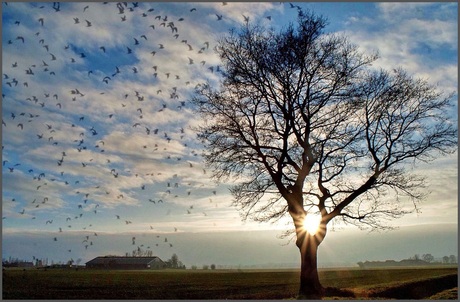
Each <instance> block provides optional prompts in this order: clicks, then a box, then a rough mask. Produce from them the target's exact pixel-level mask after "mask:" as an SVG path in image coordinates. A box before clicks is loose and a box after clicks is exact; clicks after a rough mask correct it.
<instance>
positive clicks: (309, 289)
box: [299, 232, 323, 300]
mask: <svg viewBox="0 0 460 302" xmlns="http://www.w3.org/2000/svg"><path fill="white" fill-rule="evenodd" d="M302 241H303V242H302V245H301V246H300V247H299V250H300V257H301V265H300V289H299V298H300V299H314V300H317V299H321V297H322V295H323V287H322V286H321V283H320V282H319V276H318V264H317V253H318V246H319V243H318V240H317V238H316V237H315V236H311V235H310V234H308V233H307V232H304V239H303V240H302Z"/></svg>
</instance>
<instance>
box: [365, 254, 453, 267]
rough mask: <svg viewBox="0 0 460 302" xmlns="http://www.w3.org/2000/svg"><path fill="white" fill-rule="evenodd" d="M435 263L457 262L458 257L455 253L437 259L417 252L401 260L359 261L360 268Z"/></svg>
mask: <svg viewBox="0 0 460 302" xmlns="http://www.w3.org/2000/svg"><path fill="white" fill-rule="evenodd" d="M434 264H457V257H456V256H455V255H450V256H443V257H442V258H440V259H435V257H434V256H433V255H431V254H423V255H422V256H420V255H419V254H415V255H414V256H412V257H410V258H409V259H403V260H401V261H395V260H386V261H365V262H361V261H360V262H358V265H359V267H360V268H367V267H381V266H423V265H434Z"/></svg>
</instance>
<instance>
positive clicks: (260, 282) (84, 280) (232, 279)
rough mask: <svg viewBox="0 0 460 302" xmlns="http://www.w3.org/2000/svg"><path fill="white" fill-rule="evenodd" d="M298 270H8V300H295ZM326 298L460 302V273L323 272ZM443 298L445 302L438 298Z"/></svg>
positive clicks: (5, 285)
mask: <svg viewBox="0 0 460 302" xmlns="http://www.w3.org/2000/svg"><path fill="white" fill-rule="evenodd" d="M298 278H299V272H298V271H296V270H242V271H237V270H214V271H211V270H208V271H201V270H196V271H193V270H176V271H174V270H162V271H105V270H87V269H80V270H78V271H76V270H72V269H48V270H46V271H45V270H37V269H27V270H25V271H24V270H21V269H7V270H5V271H4V272H3V299H66V300H67V299H113V300H115V299H116V300H119V299H130V300H133V299H142V300H146V299H277V300H281V299H295V297H296V293H297V290H298V286H299V280H298ZM320 279H321V282H322V284H323V286H324V287H326V288H327V291H326V299H375V298H376V297H380V298H386V299H388V298H398V299H422V298H424V299H426V298H429V297H431V296H433V295H437V297H438V298H437V299H457V289H456V286H457V268H417V269H414V268H410V269H409V268H408V269H375V270H359V269H334V270H332V269H329V270H322V271H320ZM439 297H441V298H439Z"/></svg>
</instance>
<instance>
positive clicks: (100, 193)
mask: <svg viewBox="0 0 460 302" xmlns="http://www.w3.org/2000/svg"><path fill="white" fill-rule="evenodd" d="M3 5H4V7H3V14H4V15H5V14H8V10H9V9H10V8H11V7H12V6H14V5H15V3H3ZM29 5H30V6H31V7H32V6H33V8H34V9H35V10H37V16H39V17H38V18H36V19H35V20H33V19H32V20H30V19H29V20H10V19H9V18H6V19H5V18H4V23H5V22H10V23H12V25H13V26H16V28H17V34H12V35H11V36H5V35H4V37H3V40H4V45H3V47H4V49H6V50H10V52H9V53H11V51H13V52H14V49H25V48H26V49H29V50H33V52H34V54H35V56H34V57H33V58H28V60H24V62H21V61H14V62H12V63H11V64H10V65H9V66H4V67H3V81H2V100H3V116H2V127H3V133H4V135H6V137H4V139H3V145H2V153H3V158H4V160H3V163H2V164H3V167H4V169H3V176H4V177H6V178H8V177H12V176H13V175H14V174H15V173H18V171H19V172H21V174H23V175H24V177H28V178H29V179H30V180H31V181H32V182H33V188H32V189H30V191H34V194H35V198H33V199H32V200H28V201H24V200H23V199H24V195H22V197H21V194H13V193H12V192H11V190H10V191H8V189H9V188H8V187H6V188H5V187H4V193H3V203H4V205H5V203H6V202H10V203H12V205H13V206H11V208H14V206H17V205H19V206H21V209H20V210H19V211H17V209H16V213H15V215H13V214H11V215H10V216H8V215H5V211H4V216H3V219H4V220H5V219H14V218H18V217H19V218H25V217H28V218H30V219H33V220H35V221H36V222H37V224H38V225H44V226H45V227H46V228H49V230H52V232H53V235H52V237H51V239H50V240H51V241H54V242H59V241H60V240H61V238H62V237H61V236H65V233H66V232H69V231H71V230H74V229H75V228H76V226H77V225H78V227H81V229H83V230H85V231H87V234H88V235H84V237H83V238H81V239H82V240H81V244H82V246H83V247H84V250H90V249H91V248H92V247H93V246H94V245H95V244H96V243H97V239H98V234H97V232H95V231H94V230H93V229H94V228H95V226H96V227H97V224H98V220H99V218H97V217H98V216H97V215H101V214H103V213H104V211H105V209H109V208H111V207H113V206H116V205H117V204H123V202H124V203H125V204H129V203H130V202H132V200H137V201H141V202H145V205H142V206H143V207H147V206H148V205H151V206H154V207H157V208H161V209H162V210H163V211H167V212H166V215H170V214H171V209H168V208H167V207H166V205H167V204H168V203H172V202H174V200H175V199H178V198H189V200H190V201H192V200H193V198H194V197H196V196H197V195H196V194H195V191H194V190H196V189H197V187H198V185H199V184H200V183H201V184H202V183H203V182H204V180H207V182H209V183H211V182H210V181H209V178H208V177H209V174H210V173H207V171H206V169H205V168H204V167H203V164H202V163H201V159H200V149H199V147H197V146H198V145H199V140H197V138H196V137H194V136H193V135H194V134H193V132H192V131H191V130H190V129H188V128H185V129H184V126H187V125H186V124H182V125H181V124H180V123H172V124H173V125H177V126H171V125H169V124H168V125H166V126H165V125H164V124H163V126H162V124H161V123H158V125H157V126H154V127H153V126H152V125H155V123H154V122H155V121H152V119H155V118H156V117H158V116H161V114H165V115H166V114H168V116H169V118H171V117H173V116H175V114H178V113H179V112H180V113H184V114H186V112H185V111H187V110H188V116H189V117H190V116H192V117H193V114H191V113H190V112H192V111H191V108H190V104H189V102H188V100H187V97H188V96H189V93H190V92H191V91H193V88H194V87H196V85H200V84H199V83H200V81H202V82H203V78H201V79H200V78H199V77H197V78H194V75H190V74H191V73H190V72H188V73H187V72H185V73H184V74H179V73H178V72H177V71H175V70H168V66H169V65H168V64H166V62H165V61H164V58H165V57H164V55H166V54H167V53H168V48H177V47H182V49H183V52H185V53H186V55H185V56H184V58H186V59H183V63H182V65H183V68H184V69H186V68H192V67H193V68H197V67H198V69H194V70H199V71H200V72H201V74H203V75H204V76H205V77H206V76H215V77H217V75H216V74H217V73H218V72H219V70H220V69H219V66H218V65H209V64H208V63H207V61H208V59H209V57H210V56H212V55H213V53H212V45H211V43H210V41H207V40H199V41H198V40H197V41H195V40H191V39H190V37H184V36H183V34H182V31H183V30H184V28H186V27H187V19H188V18H193V16H194V14H196V13H197V11H198V10H199V9H197V8H196V7H191V8H190V9H188V10H187V11H185V13H184V15H183V16H180V17H177V16H175V17H171V16H168V15H165V14H161V13H158V12H157V11H159V10H160V9H157V8H156V7H158V6H159V4H156V3H142V4H140V3H136V2H132V3H131V2H130V3H128V2H120V3H115V2H104V3H81V5H82V6H83V8H82V10H81V11H72V12H73V13H74V17H72V19H71V20H70V22H69V28H68V29H69V30H71V31H72V30H74V29H75V33H76V34H75V37H74V38H75V39H76V40H78V39H84V38H85V37H84V34H82V35H83V36H82V37H79V36H78V33H80V31H77V28H79V29H81V28H85V30H87V31H96V32H97V31H99V30H102V29H100V28H98V24H99V21H100V20H94V19H92V18H90V17H89V16H91V15H90V14H88V13H89V12H90V11H91V9H92V7H93V6H96V5H98V6H100V5H102V6H104V10H105V11H106V12H107V14H115V15H117V16H118V21H117V22H119V23H121V24H122V25H123V24H126V26H134V25H132V24H134V23H136V22H135V21H134V20H135V19H136V18H138V19H141V20H142V21H143V20H148V24H149V26H148V27H146V28H144V29H142V30H143V31H142V33H141V34H139V35H137V34H136V35H135V36H133V37H131V38H130V41H131V43H130V44H128V45H126V44H124V45H117V46H113V45H95V49H97V50H96V51H93V52H87V51H85V50H84V49H83V48H79V47H78V46H77V45H78V42H74V41H59V40H53V39H52V37H53V35H52V33H51V34H49V31H53V30H55V29H53V28H51V27H49V26H47V25H48V24H49V23H51V22H50V20H52V19H53V18H55V17H57V16H58V14H64V13H68V11H67V9H68V8H69V6H67V5H64V4H62V3H59V2H53V3H42V4H33V3H30V4H29ZM185 5H189V6H191V5H192V4H184V7H185ZM222 5H223V6H226V5H227V3H226V2H223V3H222ZM243 17H244V20H245V21H248V17H246V16H244V15H243ZM224 18H225V16H223V15H222V14H215V18H213V19H214V22H220V21H222V20H223V19H224ZM266 18H267V19H268V20H271V17H269V16H267V17H266ZM5 20H6V21H5ZM130 21H131V23H132V24H130V23H129V22H130ZM29 22H35V24H36V25H35V29H34V30H24V27H25V25H24V24H26V23H29ZM137 24H144V23H137ZM8 25H10V24H8ZM27 27H28V28H30V25H27ZM139 30H140V29H138V28H136V32H138V31H139ZM13 33H14V31H13ZM27 33H28V35H27ZM89 34H91V33H89ZM111 34H112V35H116V32H113V33H111ZM157 37H162V40H159V42H158V43H156V42H155V43H156V44H155V45H156V47H155V48H153V49H151V51H150V54H149V55H150V61H151V62H152V66H149V67H139V66H135V64H131V62H137V61H136V59H135V58H134V56H135V55H136V53H137V51H138V49H137V48H138V47H139V46H140V45H142V44H143V43H148V42H149V43H152V42H151V41H155V40H156V39H157ZM164 37H167V40H165V38H164ZM210 39H211V38H210ZM5 41H6V43H5ZM164 41H166V42H164ZM149 45H152V44H149ZM4 53H5V52H4ZM91 56H93V57H94V56H97V59H98V60H99V58H101V59H103V60H104V62H100V63H101V64H100V66H95V67H94V68H93V69H88V70H81V69H82V66H87V64H85V60H88V59H89V57H91ZM130 56H131V57H133V58H130ZM127 58H128V59H127ZM33 60H35V61H33ZM168 60H171V61H174V60H178V59H177V58H169V59H168ZM4 62H5V58H4ZM6 62H8V60H6ZM126 62H128V63H126ZM72 68H74V69H75V72H79V74H83V75H84V76H85V81H88V82H90V83H91V84H90V85H88V86H87V87H83V88H82V87H73V88H70V89H67V88H66V89H64V88H62V87H61V88H60V87H56V91H43V92H42V91H40V90H38V89H36V87H39V85H40V83H44V82H49V83H57V82H58V79H60V78H61V77H66V76H67V75H68V71H67V73H65V74H64V70H68V69H72ZM146 69H148V70H149V72H150V75H149V77H150V78H149V81H151V83H152V84H151V87H153V88H154V90H155V92H154V93H152V92H148V91H142V90H141V89H137V88H136V89H134V88H133V89H132V90H131V91H126V92H124V93H123V94H120V95H118V98H115V99H113V100H111V104H110V105H111V108H113V111H112V112H110V113H108V114H105V113H104V115H103V114H102V113H101V112H104V110H102V109H101V112H89V111H86V112H83V111H79V110H74V107H78V108H94V107H91V106H90V105H86V104H90V103H91V102H95V101H96V100H94V98H95V97H97V96H99V97H101V98H102V97H104V95H109V94H111V93H112V91H115V90H116V89H115V88H116V87H114V85H121V84H122V83H123V81H127V80H128V79H133V78H134V79H136V77H139V79H140V78H141V76H143V75H144V74H145V73H146V71H145V70H146ZM194 72H196V71H194ZM82 77H83V76H82ZM35 82H36V83H38V84H36V85H34V83H35ZM69 82H72V79H68V81H66V83H69ZM37 85H38V86H37ZM67 85H68V84H67ZM155 86H158V87H157V88H155ZM88 87H90V88H88ZM166 90H167V91H166ZM94 91H97V93H98V95H97V94H96V93H95V92H94ZM187 94H188V95H187ZM102 115H103V116H102ZM62 116H65V117H66V118H65V119H64V121H61V120H59V118H57V117H62ZM49 117H55V118H57V120H48V118H49ZM127 117H128V118H127ZM129 121H131V122H130V124H129V125H126V123H128V122H129ZM133 121H134V122H133ZM120 125H123V126H124V127H129V128H131V130H130V131H131V135H132V136H136V137H140V138H141V140H142V142H143V143H142V145H141V146H139V149H140V150H136V154H144V155H145V157H144V159H141V160H145V161H148V160H153V161H155V160H157V161H161V162H162V163H165V165H162V167H165V166H166V167H167V165H170V166H171V167H173V166H174V167H178V166H180V167H181V169H182V170H183V173H181V174H180V175H178V174H174V175H172V176H169V175H165V174H168V168H162V169H165V170H163V171H162V170H155V171H152V172H150V173H145V172H143V171H137V172H136V171H132V170H131V169H126V167H127V166H128V165H127V164H124V163H125V162H128V161H129V160H131V158H130V156H131V155H130V154H133V151H131V150H116V147H118V145H117V146H110V144H111V142H112V141H111V139H110V132H109V131H108V130H107V129H106V127H109V128H110V127H119V126H120ZM14 137H22V138H23V140H24V141H27V140H29V142H30V144H28V146H23V147H25V148H29V149H28V150H21V152H22V153H24V154H35V153H40V152H45V153H46V156H47V158H42V159H41V160H40V163H37V162H35V163H34V160H33V159H29V160H27V161H23V162H15V160H17V159H18V160H19V159H20V158H22V159H24V157H22V156H21V154H18V152H19V150H15V147H16V146H15V145H14V143H11V144H10V142H9V140H12V141H15V139H14ZM129 138H130V137H126V140H129ZM152 142H153V143H152ZM118 144H119V142H118ZM136 147H137V146H130V148H131V149H132V148H136ZM177 148H182V150H186V151H184V152H183V153H182V154H180V153H178V152H175V151H174V150H175V149H177ZM38 150H43V151H38ZM125 151H126V152H127V154H123V152H125ZM151 154H155V156H154V157H151V156H152V155H151ZM34 156H37V155H36V154H35V155H34ZM120 158H121V159H120ZM189 175H196V176H197V177H198V178H200V179H199V180H189V181H187V182H185V183H184V182H183V181H181V180H183V178H185V177H186V176H189ZM133 178H134V179H137V178H139V179H142V180H144V181H143V182H142V181H141V182H142V183H141V184H140V185H139V186H138V187H137V188H130V189H129V190H128V189H126V188H125V189H123V190H122V189H120V185H119V184H120V183H121V180H128V179H129V180H132V179H133ZM101 179H111V181H110V182H109V181H105V182H104V181H102V180H101ZM159 185H162V186H164V190H163V191H160V192H158V191H156V192H152V188H153V187H155V188H158V186H159ZM201 186H203V188H202V189H200V190H201V191H202V192H201V196H206V195H207V196H208V199H209V205H208V206H210V205H212V206H213V207H214V206H215V207H217V203H215V202H214V203H213V199H212V198H211V197H213V196H214V195H217V189H216V188H212V187H209V186H206V187H204V185H203V184H202V185H201ZM5 191H6V193H5ZM63 191H65V192H66V193H67V194H68V196H70V195H73V196H72V197H71V198H69V199H68V200H66V202H64V201H62V200H60V198H61V197H62V196H60V194H62V193H59V192H63ZM9 194H10V195H9ZM152 194H153V195H152ZM66 197H67V196H66ZM66 197H63V198H66ZM8 198H9V200H8ZM19 201H23V203H19ZM72 201H74V203H72ZM66 203H72V204H70V205H68V204H66ZM56 206H59V207H65V208H66V215H64V216H63V215H62V214H60V215H57V216H56V214H55V212H54V211H53V208H55V207H56ZM4 209H5V206H4ZM153 210H155V209H153ZM146 211H150V208H149V209H148V210H146ZM39 214H40V215H39ZM182 214H184V215H189V214H196V215H201V216H203V217H204V216H208V214H207V212H206V210H205V209H200V210H199V209H197V206H196V205H195V208H194V205H189V206H187V208H186V211H185V212H183V213H182ZM39 219H43V220H41V221H39ZM111 219H113V220H115V221H117V222H118V221H119V224H120V225H124V226H129V225H132V224H133V221H134V220H135V219H133V218H132V217H127V216H126V215H123V214H122V213H119V214H116V215H113V217H112V218H111ZM134 224H135V221H134ZM181 229H182V230H185V229H184V228H182V227H174V229H171V232H177V231H181ZM146 231H151V232H155V231H156V229H155V228H154V227H153V226H151V225H150V227H149V228H148V229H147V230H146ZM152 238H154V239H155V240H156V241H154V242H145V243H139V240H137V241H136V238H135V237H133V238H132V242H129V243H127V244H129V246H132V245H136V243H137V250H140V249H141V248H142V247H147V249H151V248H153V247H155V246H157V247H158V246H161V245H163V246H167V247H170V248H172V247H173V246H174V245H173V243H171V242H170V241H168V238H167V237H165V236H160V235H156V236H152ZM62 248H63V249H65V251H67V252H69V253H71V252H72V249H71V248H68V247H62Z"/></svg>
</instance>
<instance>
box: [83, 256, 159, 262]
mask: <svg viewBox="0 0 460 302" xmlns="http://www.w3.org/2000/svg"><path fill="white" fill-rule="evenodd" d="M158 260H159V261H161V262H163V261H162V260H161V259H160V258H158V257H156V256H155V257H114V256H102V257H96V258H94V259H92V260H90V261H88V262H86V264H88V263H89V264H105V263H109V262H110V263H116V264H149V263H151V262H152V261H158Z"/></svg>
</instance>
